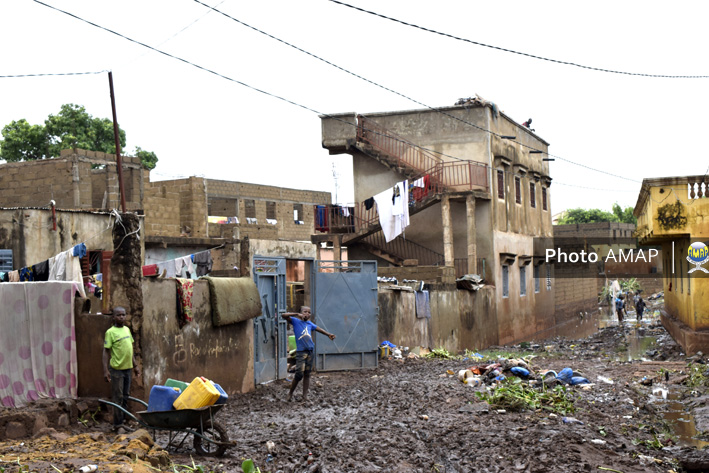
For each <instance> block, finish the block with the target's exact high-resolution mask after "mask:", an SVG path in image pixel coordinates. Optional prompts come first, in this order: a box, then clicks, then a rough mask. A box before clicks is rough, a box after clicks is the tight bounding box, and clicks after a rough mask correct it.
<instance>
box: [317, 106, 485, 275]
mask: <svg viewBox="0 0 709 473" xmlns="http://www.w3.org/2000/svg"><path fill="white" fill-rule="evenodd" d="M354 147H355V148H356V149H357V150H359V151H360V152H362V153H364V154H366V155H368V156H370V157H372V158H373V159H375V160H377V161H378V162H379V163H381V164H383V165H384V166H386V167H387V168H389V169H392V170H394V171H396V172H397V173H399V174H401V175H402V176H405V177H406V178H407V179H409V180H416V179H419V178H422V177H424V176H427V177H428V179H427V181H428V187H427V188H426V189H425V190H424V191H423V192H422V194H425V195H420V196H419V199H417V200H415V201H414V204H413V205H412V206H409V215H415V214H416V213H418V212H420V211H422V210H424V209H426V208H428V207H430V206H432V205H434V204H436V203H437V202H439V201H440V200H441V195H442V194H445V193H454V192H466V191H474V190H478V191H483V192H489V184H488V169H487V166H485V165H484V164H482V163H477V162H474V161H452V162H451V161H444V160H443V159H441V158H440V157H438V156H436V155H434V154H433V153H431V152H428V151H426V150H424V149H422V148H419V147H417V146H416V145H414V144H412V143H410V142H408V141H407V140H405V139H404V138H401V137H399V136H396V135H395V134H393V133H391V132H390V131H387V130H386V129H385V128H384V127H382V126H380V125H379V124H377V123H376V122H374V121H372V120H370V119H368V118H366V117H364V116H363V115H358V116H357V138H356V142H355V143H354ZM315 212H316V230H318V231H322V232H325V233H338V234H342V236H341V238H342V240H341V241H342V245H351V244H353V243H359V244H362V245H363V246H365V247H367V248H368V251H370V252H371V253H372V254H375V255H377V256H379V257H381V258H382V259H384V260H386V261H389V262H390V263H392V264H395V265H401V264H402V263H403V261H404V260H405V259H416V260H418V261H419V264H420V265H439V264H443V262H444V257H443V255H442V254H440V253H438V252H436V251H433V250H431V249H429V248H426V247H424V246H421V245H419V244H417V243H415V242H413V241H410V240H406V239H405V238H403V237H402V236H399V237H397V238H396V239H394V240H392V241H390V242H386V240H385V238H384V234H383V233H382V231H381V225H380V224H379V215H378V213H377V209H376V205H374V206H372V207H371V208H369V209H367V208H366V206H365V204H364V203H363V202H358V203H356V204H355V205H354V207H350V208H348V211H347V212H343V209H342V208H341V207H337V206H317V207H316V209H315ZM345 213H346V214H348V215H346V216H345V215H344V214H345ZM324 222H326V224H324Z"/></svg>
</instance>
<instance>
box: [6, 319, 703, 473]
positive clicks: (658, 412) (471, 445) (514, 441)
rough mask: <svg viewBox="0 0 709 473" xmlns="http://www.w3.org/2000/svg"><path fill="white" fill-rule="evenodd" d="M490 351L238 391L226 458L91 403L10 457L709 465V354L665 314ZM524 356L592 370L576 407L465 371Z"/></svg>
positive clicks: (54, 465)
mask: <svg viewBox="0 0 709 473" xmlns="http://www.w3.org/2000/svg"><path fill="white" fill-rule="evenodd" d="M482 354H484V355H486V358H485V359H484V360H482V361H476V360H473V359H470V358H469V359H467V360H461V359H457V360H453V359H443V358H430V359H429V358H413V357H412V358H404V359H401V360H394V359H386V360H381V362H380V365H379V367H378V368H377V369H373V370H367V371H359V372H336V373H317V374H314V376H313V379H312V382H311V400H309V401H307V402H301V401H300V393H301V391H300V388H299V389H298V391H296V396H295V398H296V402H292V403H288V402H286V401H285V398H286V395H287V390H288V384H287V383H286V382H284V381H278V382H273V383H269V384H266V385H262V386H259V387H258V388H257V389H256V390H255V391H254V392H251V393H248V394H243V395H238V396H232V397H231V398H230V399H229V402H228V404H227V406H226V407H225V408H224V409H223V410H222V411H221V412H220V413H219V415H218V421H219V422H221V423H222V424H223V425H224V426H225V427H226V429H227V431H228V435H229V437H230V439H231V440H234V441H236V446H234V447H233V448H230V449H229V450H227V452H226V454H225V455H224V456H222V457H219V458H210V457H199V456H197V455H196V454H195V452H194V450H193V449H192V440H191V439H189V440H188V441H187V442H186V445H183V447H182V448H180V449H178V450H174V449H170V450H168V451H166V450H163V449H162V448H160V447H159V446H158V445H153V444H152V440H151V438H150V436H149V435H147V432H145V431H142V430H137V431H136V432H134V433H129V434H126V435H117V434H114V433H112V432H110V431H109V430H108V424H107V423H106V422H105V421H104V420H102V419H101V415H97V416H94V417H96V418H97V419H96V421H94V420H93V419H91V416H90V413H91V412H92V411H91V409H88V410H86V411H85V412H87V413H88V414H87V413H85V414H84V415H83V422H77V423H70V424H69V425H66V426H65V428H62V429H59V430H57V429H49V428H47V429H44V430H43V431H40V433H39V434H37V435H35V436H34V437H33V438H25V439H20V440H13V441H2V442H0V461H1V462H2V463H0V471H7V472H12V471H20V468H24V469H23V470H22V471H62V472H69V471H78V468H79V467H81V466H83V465H87V464H96V465H98V470H97V471H103V472H108V471H120V472H131V471H133V472H148V471H171V472H174V471H180V472H183V471H199V468H197V467H198V466H201V467H202V469H203V471H214V472H233V471H236V472H239V471H242V470H241V464H242V461H243V460H244V459H246V458H249V459H253V461H254V463H255V464H256V466H258V467H259V468H260V470H261V471H262V472H266V471H269V472H276V471H282V472H291V471H292V472H301V471H309V472H315V471H320V472H376V471H386V472H439V473H442V472H446V473H451V472H468V471H480V472H498V471H499V472H502V471H505V472H510V471H519V472H548V471H555V472H583V471H616V472H622V473H634V472H637V473H640V472H664V473H666V472H670V471H675V472H678V473H679V472H683V471H684V472H690V471H709V455H707V454H705V453H704V450H703V449H702V447H704V446H705V445H706V444H707V443H705V442H704V441H702V440H701V439H698V438H696V436H695V434H696V432H694V430H693V428H692V427H693V424H692V423H691V422H690V421H693V420H694V418H693V417H692V415H691V413H692V412H694V413H695V414H696V421H697V426H698V427H704V428H705V429H709V427H705V426H706V425H708V424H707V422H706V420H707V418H706V416H704V415H703V414H702V409H707V408H706V401H707V399H709V393H708V392H707V390H708V387H707V386H709V382H707V379H709V373H705V371H706V370H705V367H704V365H703V364H702V363H704V362H705V359H704V357H703V356H701V355H699V356H695V357H692V358H691V359H688V358H687V357H686V356H685V355H684V354H683V353H681V351H680V349H679V347H678V346H677V345H676V344H675V343H674V342H673V341H672V340H671V338H670V337H669V336H668V335H667V333H666V332H665V330H664V329H663V328H662V327H661V326H660V325H659V323H658V320H657V319H656V318H652V317H650V318H646V320H644V321H643V323H641V324H637V323H636V321H635V320H634V318H632V316H631V317H630V318H629V319H628V320H627V321H626V324H625V326H624V327H622V328H621V327H618V326H614V325H611V326H609V327H605V328H602V329H601V330H600V331H599V332H598V333H596V334H595V335H593V336H591V337H589V338H586V339H583V340H577V341H568V340H561V339H559V340H553V341H546V342H542V343H540V344H539V345H536V344H531V345H530V346H527V345H526V344H524V346H515V347H494V348H491V349H488V350H486V351H484V352H482ZM520 357H526V359H527V360H530V359H531V364H532V368H533V369H534V370H535V371H537V372H539V371H540V370H547V369H550V370H555V371H557V372H558V371H560V370H561V369H563V368H565V367H570V368H572V369H573V370H574V371H576V372H577V374H579V375H582V376H584V377H586V378H587V379H588V380H589V381H591V383H592V384H590V385H587V386H583V385H578V386H572V387H568V388H567V391H566V396H567V399H568V400H569V402H568V405H569V406H571V408H573V409H574V410H573V412H571V411H568V412H565V413H564V412H561V411H560V410H559V409H560V406H562V404H561V402H558V401H557V403H556V404H552V405H550V406H544V408H538V409H534V408H531V409H530V408H527V409H522V410H516V409H515V408H514V407H513V406H509V405H502V406H500V405H497V406H495V405H492V406H491V405H490V404H488V403H487V402H484V401H482V400H481V399H480V398H479V397H478V395H476V392H480V393H486V392H490V391H488V390H487V387H486V385H483V386H480V387H477V388H476V387H471V386H468V385H466V384H464V383H462V382H461V381H459V380H458V376H457V374H458V371H459V370H461V369H465V368H470V367H473V366H476V365H481V364H486V363H490V362H493V361H496V360H497V359H498V358H499V359H502V360H503V361H504V360H509V359H519V358H520ZM449 373H453V374H449ZM506 374H508V375H509V373H506ZM643 378H644V379H643ZM547 392H549V391H547ZM665 397H666V398H667V399H665ZM677 406H679V407H677ZM549 409H557V411H556V412H554V411H552V410H549ZM692 409H693V410H692ZM26 410H27V409H25V411H26ZM670 411H673V412H670ZM565 417H567V418H569V417H571V418H573V419H576V420H577V421H578V422H571V423H567V422H565V421H564V418H565ZM567 420H568V419H567ZM157 440H158V442H157V443H158V444H160V443H162V444H163V445H164V442H165V440H166V439H165V438H160V437H159V438H158V439H157ZM271 442H272V443H271ZM269 446H270V448H269ZM309 453H312V463H308V454H309ZM3 468H4V470H2V469H3Z"/></svg>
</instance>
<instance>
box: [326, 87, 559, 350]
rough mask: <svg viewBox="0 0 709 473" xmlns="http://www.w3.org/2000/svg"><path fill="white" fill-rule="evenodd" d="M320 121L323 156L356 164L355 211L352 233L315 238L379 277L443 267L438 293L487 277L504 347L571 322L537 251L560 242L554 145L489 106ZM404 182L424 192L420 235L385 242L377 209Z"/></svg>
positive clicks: (414, 198)
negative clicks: (373, 262) (544, 240)
mask: <svg viewBox="0 0 709 473" xmlns="http://www.w3.org/2000/svg"><path fill="white" fill-rule="evenodd" d="M321 120H322V144H323V147H325V148H326V149H328V150H329V152H330V154H343V153H344V154H349V155H351V156H352V163H353V173H354V192H355V200H356V204H355V205H354V207H353V211H354V218H353V219H352V220H349V221H348V225H345V226H341V227H337V228H333V226H332V225H331V226H330V228H329V229H328V232H327V233H325V234H322V235H321V236H320V237H314V240H316V241H317V240H318V238H320V239H330V240H335V242H336V244H341V245H345V246H347V247H348V251H349V254H350V257H352V258H355V259H368V258H376V259H377V260H378V261H379V264H380V270H379V273H380V275H395V276H396V275H398V276H400V277H407V275H409V277H411V276H413V274H412V272H411V270H410V269H408V268H407V267H408V266H409V265H411V264H418V265H419V266H427V267H431V266H434V267H438V268H441V274H442V277H439V278H429V279H428V280H427V281H426V282H429V283H444V284H445V283H451V282H453V278H452V276H454V275H455V276H458V277H460V276H462V275H464V274H479V275H481V276H482V277H483V279H484V281H485V283H486V284H488V285H492V286H494V291H495V293H494V296H493V299H494V302H493V304H492V307H487V308H486V309H485V310H488V311H489V310H492V311H494V312H496V318H495V320H496V322H495V326H496V327H497V328H496V330H495V332H496V333H495V334H494V337H492V339H493V340H494V341H495V342H496V343H500V344H504V343H511V342H515V341H521V340H526V339H531V338H533V337H534V336H535V334H540V333H542V332H544V331H546V330H548V329H550V328H552V327H553V326H554V325H556V324H557V323H558V322H560V321H557V320H555V318H554V286H553V284H552V267H551V265H549V264H545V262H544V261H543V256H544V253H543V249H541V248H535V238H538V237H549V238H550V237H552V235H553V233H552V223H551V194H550V191H549V186H550V185H551V177H550V176H549V165H548V162H546V161H545V160H544V158H546V157H547V156H548V154H547V152H548V146H549V144H548V143H547V142H546V141H544V140H543V139H542V138H540V137H539V136H537V135H536V134H535V133H534V132H533V131H532V130H530V129H529V128H528V127H524V126H522V125H520V124H518V123H516V122H515V121H514V120H512V119H511V118H510V117H509V116H507V115H505V114H504V113H502V112H500V111H499V110H498V108H497V106H496V105H495V104H492V103H490V102H486V101H483V100H471V101H467V102H465V103H464V104H462V105H457V106H452V107H442V108H437V109H423V110H406V111H397V112H382V113H371V114H367V115H366V116H365V115H361V114H356V113H343V114H335V115H324V116H321ZM404 180H407V183H408V185H409V186H411V184H412V183H414V182H418V183H421V182H423V186H424V187H418V188H414V187H410V191H411V197H410V202H409V204H410V205H409V209H408V210H409V218H410V225H409V226H407V227H406V228H405V230H404V232H403V234H402V235H399V236H397V237H396V239H394V240H391V241H386V239H385V238H384V236H383V235H382V232H381V226H380V225H379V223H378V220H377V207H376V206H374V207H372V206H371V205H369V204H367V201H368V200H369V199H370V198H372V197H373V196H375V195H377V194H379V193H381V192H383V191H386V190H387V189H391V188H392V187H393V186H395V185H396V184H397V183H399V182H402V181H404ZM420 185H421V184H419V186H420ZM370 202H371V201H370ZM334 211H335V212H336V211H337V210H336V209H335V210H334ZM334 220H335V221H336V219H334ZM446 268H450V273H446V272H445V271H446ZM453 268H454V269H453ZM447 275H449V277H448V276H447ZM485 325H488V326H489V324H487V323H486V324H485ZM486 329H489V327H488V328H486ZM487 340H488V341H490V340H491V338H489V337H488V338H487Z"/></svg>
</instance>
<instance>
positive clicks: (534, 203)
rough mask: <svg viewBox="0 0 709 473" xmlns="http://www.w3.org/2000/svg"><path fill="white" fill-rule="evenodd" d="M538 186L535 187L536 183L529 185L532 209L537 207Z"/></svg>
mask: <svg viewBox="0 0 709 473" xmlns="http://www.w3.org/2000/svg"><path fill="white" fill-rule="evenodd" d="M536 190H537V189H536V186H535V185H534V182H530V183H529V205H530V207H532V208H536V207H537V195H536Z"/></svg>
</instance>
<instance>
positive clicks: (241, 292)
mask: <svg viewBox="0 0 709 473" xmlns="http://www.w3.org/2000/svg"><path fill="white" fill-rule="evenodd" d="M203 279H206V280H207V281H208V282H209V299H210V302H211V304H212V324H213V325H214V326H217V327H218V326H222V325H229V324H235V323H237V322H243V321H244V320H249V319H253V318H256V317H258V316H259V315H261V298H260V297H259V292H258V288H257V287H256V283H254V281H253V280H252V279H251V278H213V277H205V278H203Z"/></svg>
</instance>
